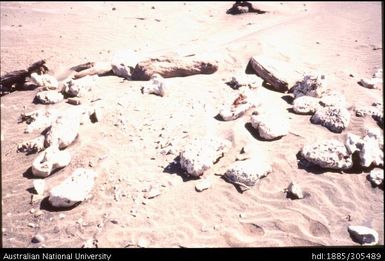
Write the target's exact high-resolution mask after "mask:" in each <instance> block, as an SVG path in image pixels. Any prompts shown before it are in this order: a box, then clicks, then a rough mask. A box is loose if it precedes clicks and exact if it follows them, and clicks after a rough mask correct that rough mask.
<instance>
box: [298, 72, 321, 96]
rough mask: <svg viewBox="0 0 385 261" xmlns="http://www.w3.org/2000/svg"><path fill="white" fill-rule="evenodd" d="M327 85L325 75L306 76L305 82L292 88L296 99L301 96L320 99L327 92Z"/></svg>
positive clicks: (300, 82)
mask: <svg viewBox="0 0 385 261" xmlns="http://www.w3.org/2000/svg"><path fill="white" fill-rule="evenodd" d="M326 85H327V83H326V78H325V75H322V74H320V75H305V76H304V78H303V80H302V81H299V82H297V84H296V85H295V86H294V87H293V88H292V91H293V94H294V97H295V98H298V97H301V96H312V97H316V98H320V97H321V96H322V94H323V92H324V91H325V90H326Z"/></svg>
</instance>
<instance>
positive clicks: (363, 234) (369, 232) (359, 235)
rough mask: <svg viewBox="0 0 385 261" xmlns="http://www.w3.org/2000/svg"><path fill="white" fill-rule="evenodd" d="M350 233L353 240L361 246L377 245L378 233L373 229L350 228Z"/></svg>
mask: <svg viewBox="0 0 385 261" xmlns="http://www.w3.org/2000/svg"><path fill="white" fill-rule="evenodd" d="M348 231H349V233H350V236H351V238H352V239H353V240H354V241H356V242H357V243H360V244H361V245H376V244H377V243H378V233H377V232H376V231H375V230H374V229H371V228H368V227H364V226H349V227H348Z"/></svg>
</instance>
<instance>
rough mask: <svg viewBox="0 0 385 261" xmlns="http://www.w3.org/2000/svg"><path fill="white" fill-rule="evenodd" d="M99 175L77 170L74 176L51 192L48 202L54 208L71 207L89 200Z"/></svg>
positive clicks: (87, 170) (82, 169) (89, 171)
mask: <svg viewBox="0 0 385 261" xmlns="http://www.w3.org/2000/svg"><path fill="white" fill-rule="evenodd" d="M96 177H97V173H96V172H94V171H92V170H90V169H84V168H78V169H76V170H75V171H74V172H73V173H72V175H71V176H70V177H68V178H66V179H65V180H64V181H63V182H62V183H61V184H59V185H58V186H56V187H53V188H52V189H51V190H50V192H49V198H48V201H49V202H50V204H51V205H52V206H54V207H71V206H73V205H75V204H76V203H79V202H82V201H84V200H86V199H87V198H89V196H90V193H91V191H92V189H93V187H94V184H95V178H96Z"/></svg>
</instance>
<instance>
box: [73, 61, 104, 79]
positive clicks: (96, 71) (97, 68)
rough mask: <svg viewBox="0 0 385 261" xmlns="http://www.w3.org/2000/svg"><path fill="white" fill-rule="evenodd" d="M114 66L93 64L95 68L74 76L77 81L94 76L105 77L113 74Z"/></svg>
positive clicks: (101, 63) (100, 63)
mask: <svg viewBox="0 0 385 261" xmlns="http://www.w3.org/2000/svg"><path fill="white" fill-rule="evenodd" d="M111 70H112V66H111V63H103V62H99V63H93V66H92V67H91V68H88V69H85V70H82V71H80V72H78V73H76V74H75V75H74V78H75V79H79V78H82V77H85V76H92V75H98V76H103V75H106V74H108V73H109V72H111Z"/></svg>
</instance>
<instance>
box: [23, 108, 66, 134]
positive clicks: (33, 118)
mask: <svg viewBox="0 0 385 261" xmlns="http://www.w3.org/2000/svg"><path fill="white" fill-rule="evenodd" d="M58 114H59V113H58V111H57V110H54V109H50V110H47V109H40V110H36V111H33V112H29V113H23V114H21V117H20V118H21V120H22V121H25V122H26V123H27V124H28V126H27V127H26V128H25V130H24V132H25V133H31V132H33V131H35V130H41V131H42V130H44V129H46V128H48V127H49V126H51V124H52V122H53V121H55V120H56V118H57V116H58Z"/></svg>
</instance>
